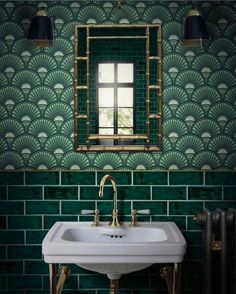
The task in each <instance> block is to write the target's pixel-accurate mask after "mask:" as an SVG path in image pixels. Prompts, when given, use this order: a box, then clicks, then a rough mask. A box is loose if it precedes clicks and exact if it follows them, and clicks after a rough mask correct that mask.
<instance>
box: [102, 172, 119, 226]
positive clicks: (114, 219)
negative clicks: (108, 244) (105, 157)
mask: <svg viewBox="0 0 236 294" xmlns="http://www.w3.org/2000/svg"><path fill="white" fill-rule="evenodd" d="M108 179H109V180H110V181H111V183H112V188H113V191H114V207H113V211H112V221H111V222H110V223H109V225H110V226H112V227H119V226H120V223H119V220H118V210H117V187H116V182H115V179H114V178H113V177H112V176H111V175H105V176H103V177H102V179H101V181H100V187H99V193H98V195H99V197H103V188H104V185H105V183H106V181H107V180H108Z"/></svg>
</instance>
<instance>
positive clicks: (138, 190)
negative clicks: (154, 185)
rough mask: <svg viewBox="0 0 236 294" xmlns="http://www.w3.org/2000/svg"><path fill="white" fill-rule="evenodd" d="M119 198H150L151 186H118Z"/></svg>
mask: <svg viewBox="0 0 236 294" xmlns="http://www.w3.org/2000/svg"><path fill="white" fill-rule="evenodd" d="M117 196H118V199H119V200H132V199H134V200H139V199H140V200H150V197H151V195H150V187H143V186H128V187H119V188H118V195H117Z"/></svg>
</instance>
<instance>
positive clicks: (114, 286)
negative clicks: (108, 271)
mask: <svg viewBox="0 0 236 294" xmlns="http://www.w3.org/2000/svg"><path fill="white" fill-rule="evenodd" d="M118 285H119V282H118V280H110V294H118Z"/></svg>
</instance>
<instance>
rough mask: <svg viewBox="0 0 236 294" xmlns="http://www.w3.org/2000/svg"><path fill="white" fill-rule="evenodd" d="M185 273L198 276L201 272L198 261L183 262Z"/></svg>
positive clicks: (200, 264) (200, 265)
mask: <svg viewBox="0 0 236 294" xmlns="http://www.w3.org/2000/svg"><path fill="white" fill-rule="evenodd" d="M184 267H185V271H186V272H187V273H191V274H200V273H201V272H202V262H201V261H199V260H185V263H184Z"/></svg>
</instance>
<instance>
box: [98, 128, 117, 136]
mask: <svg viewBox="0 0 236 294" xmlns="http://www.w3.org/2000/svg"><path fill="white" fill-rule="evenodd" d="M98 133H99V134H100V135H113V134H114V129H113V128H99V132H98Z"/></svg>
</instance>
